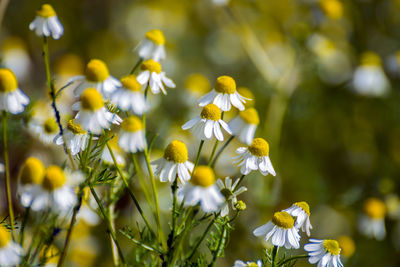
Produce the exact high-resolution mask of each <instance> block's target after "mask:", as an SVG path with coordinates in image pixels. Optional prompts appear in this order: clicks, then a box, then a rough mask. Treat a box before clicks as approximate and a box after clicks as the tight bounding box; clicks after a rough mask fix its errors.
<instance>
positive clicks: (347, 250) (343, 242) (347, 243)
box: [338, 235, 356, 258]
mask: <svg viewBox="0 0 400 267" xmlns="http://www.w3.org/2000/svg"><path fill="white" fill-rule="evenodd" d="M338 242H339V246H340V248H341V249H342V250H341V254H342V255H343V256H345V257H347V258H349V257H351V256H352V255H353V254H354V251H355V250H356V245H355V244H354V241H353V239H351V237H349V236H345V235H344V236H341V237H339V238H338Z"/></svg>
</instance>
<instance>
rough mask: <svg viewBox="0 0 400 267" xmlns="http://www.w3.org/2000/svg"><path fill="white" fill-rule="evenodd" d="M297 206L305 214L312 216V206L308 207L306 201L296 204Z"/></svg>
mask: <svg viewBox="0 0 400 267" xmlns="http://www.w3.org/2000/svg"><path fill="white" fill-rule="evenodd" d="M294 205H295V206H297V207H300V208H301V209H302V210H304V212H305V213H307V215H308V216H310V206H309V205H308V203H307V202H305V201H300V202H296V203H294Z"/></svg>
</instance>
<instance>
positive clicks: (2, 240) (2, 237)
mask: <svg viewBox="0 0 400 267" xmlns="http://www.w3.org/2000/svg"><path fill="white" fill-rule="evenodd" d="M10 240H11V235H10V232H8V231H7V229H6V228H4V227H3V226H0V248H4V247H5V246H7V244H8V242H10Z"/></svg>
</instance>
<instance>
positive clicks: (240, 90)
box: [237, 87, 255, 108]
mask: <svg viewBox="0 0 400 267" xmlns="http://www.w3.org/2000/svg"><path fill="white" fill-rule="evenodd" d="M237 92H238V93H239V94H240V95H242V96H244V97H246V98H248V99H251V100H252V101H246V103H244V106H245V107H246V108H250V107H253V106H254V99H255V96H254V94H253V92H251V91H250V89H249V88H246V87H239V88H238V89H237Z"/></svg>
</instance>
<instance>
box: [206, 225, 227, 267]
mask: <svg viewBox="0 0 400 267" xmlns="http://www.w3.org/2000/svg"><path fill="white" fill-rule="evenodd" d="M225 227H226V224H225V223H224V224H223V225H222V232H221V236H220V237H219V241H218V246H217V249H216V250H215V251H214V253H213V254H214V255H213V258H212V261H211V264H210V265H209V266H211V267H212V266H214V264H215V261H216V260H217V257H218V254H219V251H220V250H221V246H222V244H223V240H225V235H226V228H225Z"/></svg>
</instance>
